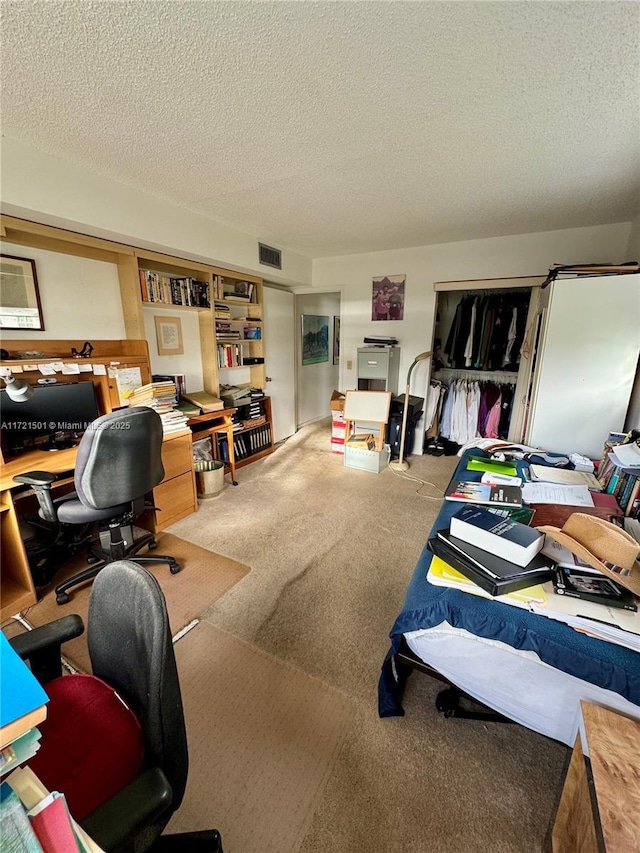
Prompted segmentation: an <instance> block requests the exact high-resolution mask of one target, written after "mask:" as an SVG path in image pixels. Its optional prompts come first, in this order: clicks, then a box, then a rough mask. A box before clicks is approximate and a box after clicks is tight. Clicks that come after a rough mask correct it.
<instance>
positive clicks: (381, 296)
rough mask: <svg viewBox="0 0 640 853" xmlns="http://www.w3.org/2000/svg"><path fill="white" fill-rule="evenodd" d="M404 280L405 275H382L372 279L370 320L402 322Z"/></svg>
mask: <svg viewBox="0 0 640 853" xmlns="http://www.w3.org/2000/svg"><path fill="white" fill-rule="evenodd" d="M406 278H407V277H406V275H383V276H379V277H378V278H374V279H373V289H372V294H371V319H372V320H402V319H403V318H404V284H405V280H406Z"/></svg>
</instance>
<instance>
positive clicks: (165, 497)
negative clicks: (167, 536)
mask: <svg viewBox="0 0 640 853" xmlns="http://www.w3.org/2000/svg"><path fill="white" fill-rule="evenodd" d="M153 501H154V503H155V505H156V507H157V508H158V510H160V511H159V512H158V513H156V529H157V530H164V529H165V527H168V526H169V525H170V524H173V523H174V522H175V521H179V520H180V519H181V518H185V517H186V516H187V515H191V513H192V512H195V511H196V510H197V509H198V499H197V496H196V489H195V481H194V475H193V473H192V472H189V473H188V474H182V475H181V476H179V477H174V478H173V480H168V481H166V480H165V481H163V482H162V483H160V485H159V486H156V487H155V489H154V490H153Z"/></svg>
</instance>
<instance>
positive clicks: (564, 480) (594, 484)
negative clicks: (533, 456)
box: [529, 465, 602, 492]
mask: <svg viewBox="0 0 640 853" xmlns="http://www.w3.org/2000/svg"><path fill="white" fill-rule="evenodd" d="M529 471H530V472H531V479H532V480H534V481H535V482H538V483H556V484H557V485H559V486H586V487H587V488H588V489H594V490H595V491H596V492H601V491H602V485H601V483H600V482H599V480H598V478H597V477H596V476H595V474H590V473H588V472H587V471H569V470H567V469H566V468H551V467H550V466H548V465H529Z"/></svg>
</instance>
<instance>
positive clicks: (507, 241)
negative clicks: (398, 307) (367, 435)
mask: <svg viewBox="0 0 640 853" xmlns="http://www.w3.org/2000/svg"><path fill="white" fill-rule="evenodd" d="M629 233H630V223H628V222H623V223H618V224H615V225H600V226H594V227H590V228H572V229H567V230H563V231H548V232H544V233H539V234H524V235H517V236H513V237H496V238H492V239H486V240H471V241H466V242H460V243H442V244H439V245H436V246H422V247H418V248H413V249H398V250H395V251H386V252H371V253H368V254H362V255H348V256H345V257H335V258H319V259H316V260H314V262H313V286H314V287H318V288H323V289H327V290H328V289H331V288H332V287H340V288H341V290H342V312H341V313H342V327H341V338H342V340H341V348H342V353H341V359H340V384H339V387H340V389H341V390H344V389H346V388H354V387H356V385H355V383H356V379H357V377H356V372H357V371H356V350H357V348H358V347H359V346H362V340H363V337H364V336H365V335H370V334H382V335H394V336H396V337H397V338H398V340H399V346H400V348H401V352H400V376H401V377H402V376H406V373H407V371H408V369H409V366H410V364H411V362H412V361H413V359H414V357H415V356H416V355H417V354H418V353H420V352H422V351H423V350H428V349H430V348H431V341H432V336H433V326H434V312H435V291H434V288H433V285H434V282H436V281H449V280H456V279H461V280H467V279H479V278H500V277H512V276H544V275H545V274H546V273H547V271H548V270H549V268H550V267H551V266H553V265H554V264H556V263H560V264H571V263H578V262H582V263H595V262H598V261H602V262H607V261H616V262H619V261H620V259H621V258H623V257H624V256H625V250H626V246H627V243H628V239H629ZM402 274H404V275H406V277H407V280H406V285H405V309H404V320H401V321H400V320H390V321H375V322H374V321H372V320H371V319H370V318H371V289H372V279H373V278H374V277H375V276H382V275H402ZM575 320H576V322H577V323H579V322H580V306H579V305H577V306H576V316H575ZM348 361H351V363H352V368H351V369H350V370H349V369H347V367H346V364H347V362H348ZM428 372H429V370H428V368H427V369H424V370H422V369H418V368H416V370H415V371H414V376H413V377H412V383H411V385H412V388H411V391H412V393H415V394H417V395H419V396H421V397H423V396H424V394H425V390H426V384H427V380H428Z"/></svg>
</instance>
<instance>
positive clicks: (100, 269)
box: [2, 241, 151, 345]
mask: <svg viewBox="0 0 640 853" xmlns="http://www.w3.org/2000/svg"><path fill="white" fill-rule="evenodd" d="M2 252H3V254H6V255H15V256H17V257H19V258H30V259H32V260H34V261H35V262H36V276H37V278H38V290H39V291H40V302H41V304H42V314H43V317H44V328H45V330H44V332H27V331H22V330H16V331H13V330H6V331H5V332H4V333H3V336H4V337H5V338H6V339H8V340H12V339H15V340H23V339H24V340H27V339H29V340H34V341H42V340H53V339H70V340H73V339H74V338H77V340H78V341H79V343H80V345H82V343H83V342H84V341H87V340H89V341H90V340H91V339H92V338H95V339H96V340H110V339H115V340H118V339H120V338H125V337H126V335H125V330H124V319H123V316H122V302H121V300H120V285H119V283H118V268H117V267H116V265H115V264H110V263H107V262H105V261H94V260H91V259H90V258H79V257H75V256H74V255H62V254H59V253H58V252H47V251H45V250H44V249H31V248H29V247H27V246H19V245H15V244H13V243H8V242H6V241H5V242H3V243H2ZM150 340H151V339H150Z"/></svg>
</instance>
